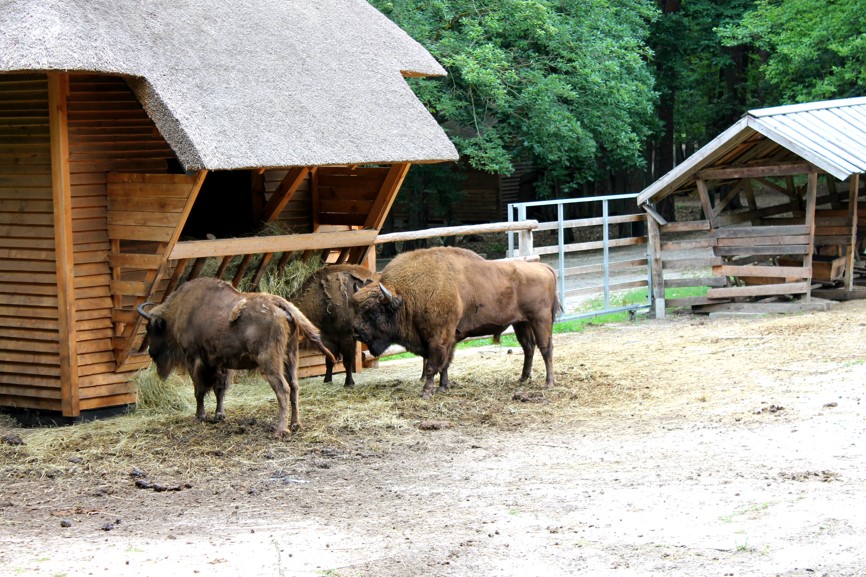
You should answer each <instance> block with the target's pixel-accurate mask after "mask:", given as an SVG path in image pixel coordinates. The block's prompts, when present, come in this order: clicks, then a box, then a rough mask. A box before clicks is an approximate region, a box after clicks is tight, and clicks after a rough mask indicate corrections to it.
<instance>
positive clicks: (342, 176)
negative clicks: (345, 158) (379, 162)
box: [312, 166, 389, 229]
mask: <svg viewBox="0 0 866 577" xmlns="http://www.w3.org/2000/svg"><path fill="white" fill-rule="evenodd" d="M388 171H389V168H388V167H386V168H350V167H342V166H328V167H320V168H318V169H317V170H316V172H315V173H314V174H313V177H312V183H313V189H312V191H313V214H314V218H316V219H318V220H317V222H316V223H315V224H314V229H316V228H318V227H319V226H321V225H337V226H364V224H365V223H366V221H367V217H368V216H369V215H370V211H371V210H373V205H374V203H375V202H376V198H377V197H378V196H379V191H380V190H381V189H382V184H383V183H384V182H385V178H386V177H387V176H388Z"/></svg>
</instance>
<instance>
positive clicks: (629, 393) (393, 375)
mask: <svg viewBox="0 0 866 577" xmlns="http://www.w3.org/2000/svg"><path fill="white" fill-rule="evenodd" d="M509 351H511V352H510V353H509ZM522 362H523V357H522V354H519V348H509V347H499V346H493V345H490V346H487V347H481V348H476V349H472V350H468V351H458V354H457V358H456V359H455V362H454V364H453V365H452V368H451V371H450V375H451V381H452V389H451V390H450V391H448V392H446V393H444V394H443V393H437V394H436V395H435V396H434V397H433V398H432V399H431V400H422V399H420V397H419V395H420V392H421V382H420V380H419V376H420V373H421V361H420V359H418V358H410V359H404V360H399V361H388V362H382V363H381V365H380V368H378V369H373V370H367V371H364V372H363V373H361V375H359V380H358V385H357V386H356V387H355V388H353V389H346V388H345V387H343V386H342V384H338V383H329V384H324V383H322V382H321V378H320V377H316V378H309V379H302V380H301V389H300V414H301V422H302V430H301V431H300V432H299V433H298V434H296V435H294V436H292V437H289V438H284V439H275V438H274V437H273V427H274V425H275V423H276V418H277V403H276V398H275V396H274V394H273V392H272V391H271V389H270V387H269V386H268V384H267V383H266V381H265V380H264V379H263V378H262V377H261V376H259V375H258V374H257V373H245V372H240V373H238V374H237V378H236V382H235V383H234V384H233V385H232V387H231V389H230V390H229V392H228V394H227V397H226V413H227V418H226V420H225V421H223V422H219V423H212V422H198V421H197V420H196V419H195V417H194V412H195V401H194V399H193V387H192V384H191V383H190V381H189V379H188V377H186V376H184V377H177V376H173V377H171V378H169V379H168V380H167V381H166V382H162V381H160V380H159V379H158V378H157V377H156V375H155V374H154V372H153V370H152V369H149V370H146V371H142V372H141V373H139V375H137V377H136V379H137V384H138V387H139V391H140V402H139V404H138V406H137V407H136V409H135V410H134V411H132V412H131V413H130V414H127V415H123V416H119V417H115V418H112V419H106V420H101V421H95V422H88V423H80V424H76V425H73V426H68V427H58V428H50V429H17V428H13V427H7V426H6V425H2V424H0V429H2V430H12V431H14V432H15V433H17V434H19V435H20V436H21V437H22V438H23V439H24V441H25V443H26V444H24V445H20V446H11V445H0V459H2V461H3V463H4V464H3V466H2V467H0V479H15V478H21V477H33V476H36V477H40V476H51V477H53V478H54V479H55V480H57V481H58V482H59V481H60V480H62V479H67V480H68V481H69V482H70V483H71V482H81V479H80V476H81V475H82V474H87V475H90V476H94V477H96V478H99V479H115V480H117V479H126V478H127V476H128V474H129V473H130V471H132V470H133V469H140V470H145V471H151V472H158V473H159V475H160V476H161V478H163V479H164V478H165V477H169V478H175V479H177V480H183V481H186V480H195V479H198V478H200V477H201V476H208V475H213V474H214V472H215V471H220V470H224V469H225V468H243V467H250V466H254V465H255V466H258V465H261V464H262V463H264V462H267V463H268V465H267V466H270V467H279V466H281V463H284V462H291V461H293V460H296V459H298V458H299V457H301V456H303V455H305V454H308V453H310V452H311V451H319V450H322V448H324V447H327V448H333V449H337V450H353V451H372V452H376V451H379V450H381V449H382V448H383V447H388V446H394V445H399V444H403V443H407V442H410V441H411V440H412V439H414V438H416V435H419V434H435V433H431V432H426V433H424V432H422V431H420V430H419V428H423V427H422V424H423V423H425V422H437V423H445V424H446V425H447V426H449V427H455V428H460V429H464V430H471V429H475V428H494V429H503V430H515V429H519V428H527V427H529V428H535V427H541V426H546V427H549V426H556V427H558V426H563V427H565V426H567V425H570V424H574V423H577V422H583V421H584V420H586V419H587V418H588V415H591V414H594V412H595V413H597V412H598V411H599V410H606V408H607V407H609V406H610V405H611V404H612V403H614V404H616V405H618V406H620V407H621V406H622V405H624V404H625V405H627V404H629V403H633V402H638V401H640V400H641V398H640V397H641V393H640V391H636V390H632V389H631V388H629V387H628V386H623V385H620V384H617V383H615V382H611V381H610V379H608V378H606V377H605V376H604V375H599V374H595V373H592V372H591V371H590V370H589V369H588V368H587V367H586V366H584V365H582V364H580V363H578V362H569V360H568V358H567V357H563V358H560V359H558V360H557V368H556V377H557V383H558V384H557V386H555V387H553V388H551V389H547V388H545V387H544V366H543V364H542V363H541V362H540V358H538V359H536V363H535V365H534V369H535V370H534V373H533V378H532V380H531V381H530V382H528V383H519V382H518V376H519V374H520V369H521V366H522ZM338 381H339V379H338ZM206 409H207V413H208V415H209V416H212V415H213V411H214V399H213V396H212V395H209V396H208V397H207V399H206ZM76 479H77V481H76Z"/></svg>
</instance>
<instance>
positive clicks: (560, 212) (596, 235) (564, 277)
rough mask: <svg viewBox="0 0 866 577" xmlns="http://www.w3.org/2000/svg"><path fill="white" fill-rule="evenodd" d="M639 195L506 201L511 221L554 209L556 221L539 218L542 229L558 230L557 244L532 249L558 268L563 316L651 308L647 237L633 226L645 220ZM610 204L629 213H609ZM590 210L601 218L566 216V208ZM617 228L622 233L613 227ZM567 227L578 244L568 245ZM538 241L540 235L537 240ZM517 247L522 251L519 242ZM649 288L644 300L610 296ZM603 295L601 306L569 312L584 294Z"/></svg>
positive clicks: (510, 243) (510, 247)
mask: <svg viewBox="0 0 866 577" xmlns="http://www.w3.org/2000/svg"><path fill="white" fill-rule="evenodd" d="M635 198H637V195H636V194H620V195H608V196H598V197H588V198H573V199H560V200H549V201H537V202H523V203H513V204H509V205H508V219H509V221H513V220H514V219H515V217H516V218H517V220H518V221H524V220H526V218H527V214H528V213H529V212H530V211H532V210H535V211H544V210H546V211H551V210H555V212H556V219H555V220H551V221H548V222H539V225H538V229H537V230H538V231H539V232H540V231H551V230H555V231H556V232H557V239H556V242H555V243H554V244H547V245H543V246H538V245H537V244H536V246H534V247H533V253H534V254H537V255H539V256H540V257H548V258H546V259H543V260H545V261H548V262H549V263H550V264H551V265H553V266H554V268H555V269H556V271H557V290H558V291H559V297H560V300H561V301H562V302H563V303H564V304H565V305H566V314H565V315H563V316H562V317H561V320H567V319H574V318H582V317H590V316H597V315H600V314H606V313H612V312H619V311H635V310H638V309H645V308H650V307H651V306H652V291H651V290H650V288H649V287H651V286H652V268H651V266H650V263H651V258H650V254H649V249H650V247H649V245H648V243H647V236H646V234H645V233H644V232H643V231H639V232H636V231H635V230H634V227H635V225H637V226H640V225H642V223H644V222H646V214H645V213H643V211H640V210H639V208H638V206H637V204H636V202H635V200H634V199H635ZM612 207H615V209H616V210H617V211H619V212H622V213H626V214H611V210H612ZM568 209H571V210H575V209H577V210H580V209H582V210H587V209H589V211H590V212H592V213H593V214H598V212H601V216H600V217H598V216H593V217H588V218H577V219H575V218H569V219H567V218H566V211H567V210H568ZM598 209H600V210H598ZM613 227H618V228H622V229H623V230H619V231H618V233H612V228H613ZM566 231H570V234H571V235H572V236H574V237H576V239H577V242H570V243H566ZM537 242H538V239H536V243H537ZM517 250H523V249H522V248H520V246H519V245H518V247H517ZM514 253H515V246H514V235H513V234H509V235H508V254H509V255H513V254H514ZM638 288H646V289H647V297H646V301H645V302H643V303H639V304H630V305H623V306H617V305H616V304H614V302H613V299H612V296H613V294H614V293H616V292H617V291H625V290H630V289H638ZM594 295H601V296H602V298H603V303H602V305H601V307H600V308H598V307H594V308H592V310H582V311H578V312H574V311H573V312H568V309H569V307H568V303H569V301H572V302H573V301H574V300H575V299H578V298H580V297H587V296H594Z"/></svg>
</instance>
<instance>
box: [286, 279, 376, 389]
mask: <svg viewBox="0 0 866 577" xmlns="http://www.w3.org/2000/svg"><path fill="white" fill-rule="evenodd" d="M374 277H375V275H374V274H373V273H372V272H370V271H369V270H367V269H366V268H364V267H363V266H360V265H353V264H338V265H330V266H328V267H325V268H323V269H321V270H319V271H316V272H315V273H313V274H312V275H311V276H310V277H309V278H308V279H307V280H306V281H304V284H303V285H302V286H301V288H300V289H298V291H297V292H296V293H295V294H294V295H293V296H292V297H291V298H292V302H293V303H294V304H295V306H297V307H298V308H299V309H301V311H302V312H303V313H304V314H305V315H306V317H307V318H308V319H310V322H312V323H313V324H314V325H316V326H317V327H319V332H320V333H321V335H322V342H323V343H324V345H325V346H326V347H327V348H329V349H330V350H332V351H334V352H335V353H337V354H338V356H342V357H343V368H345V370H346V381H345V385H346V386H347V387H352V386H354V385H355V379H354V378H353V377H352V372H353V371H354V370H355V366H354V365H355V343H356V342H357V341H355V339H354V337H353V333H352V321H353V320H354V318H355V317H354V312H353V309H352V295H353V294H355V293H356V292H357V291H358V289H359V288H361V286H363V284H364V283H365V282H366V281H368V280H372V279H373V278H374ZM333 371H334V363H333V362H332V361H331V360H330V359H328V358H326V359H325V382H326V383H330V382H331V380H332V379H333V374H334V373H333Z"/></svg>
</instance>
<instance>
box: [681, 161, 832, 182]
mask: <svg viewBox="0 0 866 577" xmlns="http://www.w3.org/2000/svg"><path fill="white" fill-rule="evenodd" d="M815 170H816V168H815V167H814V166H812V165H811V164H809V163H808V162H802V163H800V162H798V163H794V164H775V165H772V166H732V167H730V168H708V169H706V170H700V171H698V172H697V173H695V175H694V178H695V180H729V179H734V178H767V177H774V176H791V175H796V174H808V173H809V172H814V171H815Z"/></svg>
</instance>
